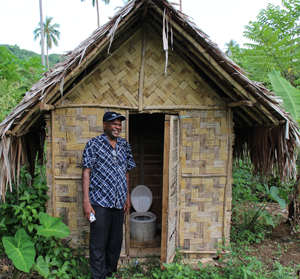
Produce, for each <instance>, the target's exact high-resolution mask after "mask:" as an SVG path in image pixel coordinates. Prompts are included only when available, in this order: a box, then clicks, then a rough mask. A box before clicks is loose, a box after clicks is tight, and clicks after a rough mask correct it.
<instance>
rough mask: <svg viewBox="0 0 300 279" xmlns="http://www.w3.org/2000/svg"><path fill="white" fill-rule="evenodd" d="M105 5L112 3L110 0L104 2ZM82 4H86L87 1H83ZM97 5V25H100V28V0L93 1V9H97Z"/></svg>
mask: <svg viewBox="0 0 300 279" xmlns="http://www.w3.org/2000/svg"><path fill="white" fill-rule="evenodd" d="M102 1H103V2H104V3H105V5H108V4H109V3H110V0H102ZM81 2H85V0H81ZM95 4H96V9H97V24H98V28H99V27H100V14H99V3H98V0H92V5H93V7H95Z"/></svg>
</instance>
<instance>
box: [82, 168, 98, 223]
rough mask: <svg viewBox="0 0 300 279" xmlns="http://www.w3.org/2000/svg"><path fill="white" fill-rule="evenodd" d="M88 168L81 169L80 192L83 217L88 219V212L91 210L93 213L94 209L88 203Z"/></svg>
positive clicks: (89, 172) (89, 171)
mask: <svg viewBox="0 0 300 279" xmlns="http://www.w3.org/2000/svg"><path fill="white" fill-rule="evenodd" d="M90 174H91V170H90V169H86V168H85V169H83V171H82V193H83V201H82V210H83V214H84V217H85V218H86V219H88V220H90V214H91V212H93V214H95V211H94V209H93V207H92V206H91V203H90V198H89V187H90Z"/></svg>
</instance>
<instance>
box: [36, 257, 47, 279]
mask: <svg viewBox="0 0 300 279" xmlns="http://www.w3.org/2000/svg"><path fill="white" fill-rule="evenodd" d="M34 270H36V271H37V272H38V273H39V274H40V275H42V276H43V277H45V278H47V277H48V276H49V275H50V270H49V264H48V263H47V262H45V261H44V258H43V256H39V257H38V258H37V260H36V264H34Z"/></svg>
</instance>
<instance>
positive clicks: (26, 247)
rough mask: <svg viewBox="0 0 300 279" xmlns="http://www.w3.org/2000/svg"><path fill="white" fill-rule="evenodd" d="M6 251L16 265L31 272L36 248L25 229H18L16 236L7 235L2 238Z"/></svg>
mask: <svg viewBox="0 0 300 279" xmlns="http://www.w3.org/2000/svg"><path fill="white" fill-rule="evenodd" d="M2 242H3V245H4V248H5V252H6V254H7V256H8V257H9V258H10V259H11V260H12V262H13V264H14V265H15V267H16V268H17V269H19V270H21V271H24V272H29V271H30V269H31V267H32V265H33V264H34V258H35V248H34V244H33V243H32V242H31V239H30V237H29V236H28V234H27V233H26V232H25V230H24V229H21V230H19V231H17V233H16V234H15V237H10V236H6V237H3V239H2Z"/></svg>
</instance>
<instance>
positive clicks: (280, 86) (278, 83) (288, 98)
mask: <svg viewBox="0 0 300 279" xmlns="http://www.w3.org/2000/svg"><path fill="white" fill-rule="evenodd" d="M268 77H269V79H270V82H271V84H272V86H273V89H274V92H275V94H276V95H277V96H280V97H281V98H282V100H283V105H284V106H285V107H286V111H287V112H289V113H290V114H291V115H292V117H293V118H294V119H295V120H300V90H299V89H296V88H295V87H293V86H292V85H291V84H290V83H289V82H288V81H287V80H286V79H284V78H283V77H282V76H281V75H280V73H279V72H277V71H275V70H272V71H271V72H270V73H269V74H268Z"/></svg>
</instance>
